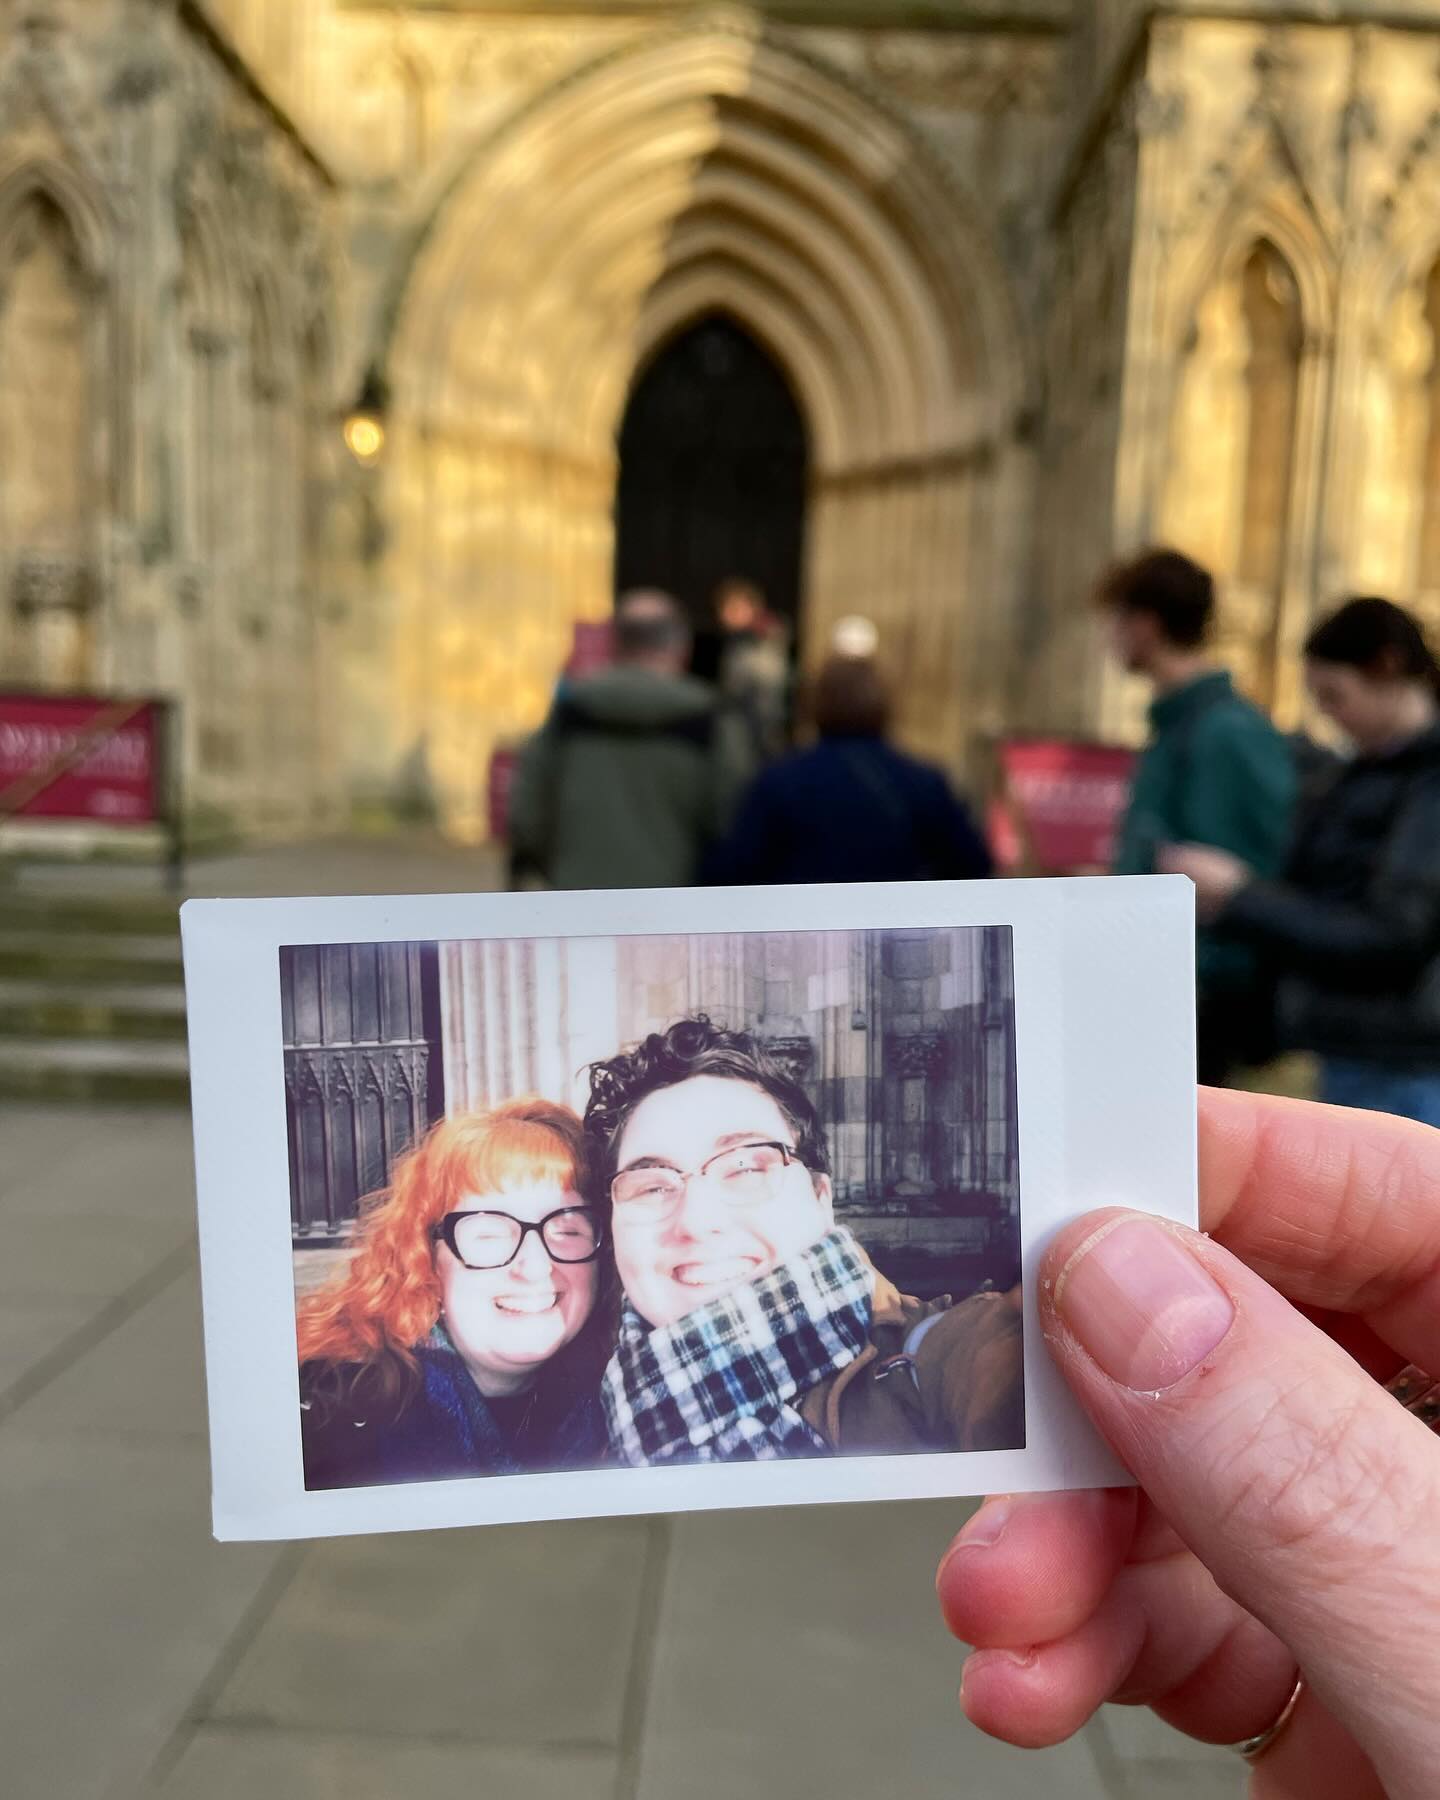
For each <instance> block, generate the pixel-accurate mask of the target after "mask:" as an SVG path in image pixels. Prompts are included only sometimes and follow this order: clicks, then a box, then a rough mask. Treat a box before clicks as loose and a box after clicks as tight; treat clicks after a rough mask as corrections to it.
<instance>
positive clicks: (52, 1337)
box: [0, 1295, 104, 1394]
mask: <svg viewBox="0 0 1440 1800" xmlns="http://www.w3.org/2000/svg"><path fill="white" fill-rule="evenodd" d="M103 1305H104V1301H103V1300H101V1299H96V1298H94V1297H93V1296H92V1297H88V1298H75V1297H73V1296H72V1297H67V1296H63V1295H61V1296H58V1297H51V1298H49V1299H44V1300H17V1299H14V1298H7V1299H4V1300H0V1394H5V1393H7V1392H8V1391H9V1389H10V1388H11V1386H12V1385H13V1384H14V1383H15V1382H16V1381H18V1380H19V1379H20V1378H21V1377H22V1376H24V1375H25V1374H26V1373H27V1372H28V1371H29V1370H30V1369H32V1368H34V1366H35V1365H36V1363H38V1362H40V1361H41V1360H42V1359H43V1358H45V1357H47V1356H49V1355H51V1354H52V1353H53V1351H54V1350H55V1348H56V1346H57V1345H59V1344H63V1343H64V1342H65V1340H66V1339H67V1338H68V1337H70V1336H71V1334H72V1333H73V1332H75V1331H76V1330H77V1329H78V1328H80V1327H81V1326H83V1325H85V1324H86V1323H87V1322H88V1321H89V1320H91V1319H93V1318H94V1317H95V1315H96V1313H97V1312H98V1311H99V1310H100V1309H101V1307H102V1306H103Z"/></svg>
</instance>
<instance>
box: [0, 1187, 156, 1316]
mask: <svg viewBox="0 0 1440 1800" xmlns="http://www.w3.org/2000/svg"><path fill="white" fill-rule="evenodd" d="M4 1234H5V1235H4V1255H3V1256H0V1305H5V1304H7V1303H8V1302H9V1301H10V1300H12V1299H22V1300H51V1299H62V1298H70V1299H88V1298H95V1299H101V1300H109V1299H113V1298H115V1297H116V1296H117V1295H120V1294H123V1293H124V1292H125V1291H126V1289H127V1288H129V1287H131V1286H132V1285H133V1284H134V1283H136V1282H138V1281H139V1280H140V1279H141V1278H142V1277H143V1276H145V1275H147V1274H148V1273H149V1272H150V1271H151V1270H152V1269H153V1268H154V1267H155V1266H156V1264H158V1263H160V1262H162V1261H163V1260H164V1259H165V1258H166V1257H168V1256H170V1255H172V1254H173V1253H174V1252H176V1251H177V1250H180V1249H181V1248H183V1246H184V1245H185V1244H186V1243H187V1242H188V1241H189V1240H190V1237H191V1235H192V1233H191V1231H190V1230H189V1229H188V1228H186V1227H182V1226H179V1225H176V1224H173V1223H170V1222H167V1221H161V1220H152V1219H127V1218H123V1217H117V1216H116V1215H115V1214H114V1213H112V1212H104V1211H98V1210H97V1211H93V1212H88V1213H82V1214H77V1215H76V1216H74V1217H70V1218H64V1217H59V1216H56V1217H53V1218H38V1217H36V1216H34V1215H33V1214H29V1213H18V1214H11V1215H10V1216H7V1217H6V1218H5V1222H4Z"/></svg>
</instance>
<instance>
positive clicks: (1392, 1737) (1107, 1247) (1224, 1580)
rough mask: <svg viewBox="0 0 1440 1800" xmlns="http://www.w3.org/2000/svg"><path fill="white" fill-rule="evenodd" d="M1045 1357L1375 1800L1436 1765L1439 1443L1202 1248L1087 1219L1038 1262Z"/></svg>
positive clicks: (1439, 1755) (1419, 1787)
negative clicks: (1298, 1673) (1323, 1714)
mask: <svg viewBox="0 0 1440 1800" xmlns="http://www.w3.org/2000/svg"><path fill="white" fill-rule="evenodd" d="M1040 1301H1041V1319H1042V1322H1043V1324H1044V1328H1045V1335H1046V1341H1047V1344H1048V1345H1049V1348H1050V1350H1051V1353H1052V1355H1054V1357H1055V1359H1056V1361H1057V1362H1058V1364H1059V1366H1060V1369H1061V1371H1062V1373H1063V1374H1064V1376H1065V1378H1066V1380H1067V1381H1068V1382H1069V1383H1070V1385H1071V1386H1072V1387H1073V1388H1074V1389H1075V1391H1076V1393H1077V1394H1078V1396H1079V1398H1080V1400H1081V1401H1082V1403H1083V1404H1084V1406H1085V1408H1086V1410H1087V1411H1088V1412H1089V1414H1090V1416H1091V1418H1092V1419H1093V1420H1094V1421H1095V1423H1096V1425H1097V1426H1098V1427H1099V1429H1100V1430H1101V1432H1102V1433H1103V1434H1104V1436H1105V1437H1106V1438H1107V1439H1108V1440H1109V1441H1110V1443H1111V1445H1112V1446H1113V1447H1114V1449H1115V1450H1116V1452H1117V1453H1118V1454H1119V1456H1120V1457H1121V1459H1122V1461H1124V1463H1125V1464H1126V1465H1127V1467H1129V1469H1130V1470H1131V1471H1132V1472H1133V1474H1134V1475H1135V1477H1136V1479H1137V1480H1138V1481H1139V1483H1140V1485H1141V1486H1142V1487H1143V1488H1144V1489H1145V1490H1146V1492H1147V1493H1148V1494H1149V1495H1150V1497H1151V1498H1152V1499H1153V1500H1154V1501H1155V1503H1156V1505H1157V1506H1158V1507H1159V1509H1160V1511H1161V1512H1162V1513H1163V1514H1164V1515H1165V1517H1166V1518H1167V1519H1168V1520H1169V1521H1170V1523H1171V1524H1172V1525H1173V1526H1174V1527H1175V1529H1176V1530H1177V1531H1178V1532H1179V1534H1180V1536H1181V1537H1182V1538H1183V1539H1184V1540H1185V1542H1186V1543H1187V1544H1188V1545H1189V1546H1190V1548H1191V1549H1192V1550H1193V1551H1194V1552H1195V1554H1196V1555H1197V1556H1198V1557H1199V1558H1200V1560H1201V1561H1202V1562H1203V1563H1204V1564H1205V1565H1206V1566H1207V1567H1208V1568H1209V1569H1210V1571H1211V1572H1212V1574H1213V1575H1214V1576H1215V1577H1216V1579H1217V1580H1218V1582H1219V1583H1220V1585H1221V1586H1222V1587H1223V1588H1224V1589H1225V1591H1226V1592H1227V1593H1228V1594H1229V1595H1230V1596H1231V1597H1232V1598H1233V1599H1235V1600H1237V1601H1238V1602H1239V1603H1240V1604H1241V1605H1242V1606H1244V1607H1245V1608H1246V1609H1247V1610H1248V1611H1250V1612H1251V1613H1253V1614H1254V1615H1255V1616H1256V1617H1257V1618H1259V1619H1261V1620H1262V1621H1263V1622H1264V1623H1265V1624H1266V1625H1268V1626H1269V1627H1270V1629H1271V1630H1272V1631H1273V1632H1274V1633H1275V1634H1276V1636H1277V1637H1279V1638H1280V1639H1282V1641H1283V1642H1284V1643H1286V1644H1287V1645H1288V1646H1289V1647H1290V1649H1291V1650H1292V1651H1293V1652H1294V1654H1295V1657H1296V1660H1297V1661H1298V1663H1299V1664H1300V1667H1301V1668H1302V1670H1303V1671H1304V1673H1305V1675H1306V1678H1307V1680H1308V1681H1309V1683H1310V1685H1311V1686H1312V1687H1313V1688H1314V1689H1315V1691H1316V1694H1317V1695H1318V1697H1319V1698H1320V1699H1321V1700H1322V1701H1323V1702H1324V1704H1325V1705H1326V1706H1327V1707H1328V1708H1329V1709H1330V1710H1331V1711H1332V1712H1333V1713H1334V1714H1335V1716H1336V1717H1337V1718H1339V1719H1340V1720H1341V1721H1342V1722H1343V1723H1344V1724H1345V1725H1346V1726H1347V1728H1348V1729H1349V1730H1350V1731H1351V1732H1352V1733H1353V1734H1354V1735H1355V1737H1356V1738H1357V1739H1358V1741H1359V1742H1360V1744H1361V1745H1362V1747H1363V1748H1364V1749H1365V1750H1366V1752H1367V1753H1368V1754H1369V1756H1370V1757H1371V1759H1372V1761H1373V1762H1374V1764H1375V1766H1376V1770H1377V1773H1378V1774H1379V1775H1380V1777H1381V1779H1382V1780H1383V1781H1384V1782H1385V1787H1386V1792H1387V1793H1388V1794H1390V1795H1392V1796H1393V1797H1394V1800H1402V1797H1404V1800H1410V1797H1411V1796H1415V1797H1417V1800H1418V1796H1420V1795H1421V1794H1423V1793H1433V1782H1434V1768H1435V1765H1436V1762H1437V1760H1440V1710H1437V1707H1436V1695H1437V1693H1440V1534H1437V1530H1436V1520H1437V1518H1440V1438H1436V1437H1435V1436H1433V1435H1432V1434H1431V1433H1430V1432H1428V1431H1427V1430H1426V1429H1425V1428H1424V1426H1422V1425H1421V1424H1420V1422H1419V1421H1418V1420H1417V1419H1414V1418H1412V1417H1411V1416H1410V1415H1409V1414H1407V1413H1406V1412H1405V1411H1404V1409H1403V1408H1402V1407H1401V1406H1400V1405H1399V1404H1398V1403H1397V1402H1396V1401H1395V1400H1394V1399H1393V1398H1392V1396H1390V1395H1389V1394H1387V1393H1386V1392H1385V1390H1384V1389H1383V1388H1381V1387H1379V1386H1378V1385H1377V1384H1376V1383H1374V1382H1373V1381H1371V1380H1370V1378H1369V1377H1368V1376H1367V1375H1365V1374H1364V1372H1363V1371H1362V1370H1361V1369H1360V1368H1359V1366H1358V1365H1357V1364H1356V1363H1354V1362H1352V1361H1351V1359H1350V1358H1349V1357H1348V1356H1347V1355H1346V1354H1345V1352H1344V1351H1343V1350H1341V1349H1340V1347H1339V1346H1338V1345H1337V1344H1335V1343H1333V1342H1332V1341H1331V1340H1330V1339H1329V1338H1328V1337H1326V1336H1325V1334H1324V1333H1323V1332H1322V1331H1320V1330H1319V1329H1317V1328H1316V1327H1315V1326H1314V1325H1312V1324H1310V1323H1309V1321H1308V1320H1306V1319H1305V1318H1303V1317H1302V1316H1301V1315H1300V1314H1299V1313H1298V1312H1296V1310H1295V1309H1294V1308H1293V1307H1292V1306H1291V1305H1290V1304H1289V1303H1288V1302H1287V1301H1286V1300H1285V1299H1283V1298H1282V1297H1281V1296H1280V1295H1279V1294H1277V1293H1276V1292H1275V1291H1274V1289H1273V1288H1270V1287H1268V1286H1267V1285H1266V1284H1265V1282H1263V1281H1262V1280H1261V1279H1260V1278H1259V1276H1258V1275H1255V1274H1253V1273H1252V1272H1251V1271H1250V1270H1249V1269H1247V1268H1246V1267H1245V1265H1244V1264H1243V1263H1241V1262H1239V1261H1238V1260H1237V1259H1236V1258H1235V1257H1233V1256H1231V1255H1230V1254H1229V1253H1228V1252H1227V1251H1225V1250H1222V1249H1221V1248H1220V1247H1219V1246H1218V1245H1217V1244H1214V1243H1212V1242H1211V1241H1210V1240H1209V1239H1208V1238H1206V1237H1202V1236H1201V1235H1200V1234H1199V1233H1197V1232H1193V1231H1188V1230H1186V1229H1185V1228H1184V1227H1183V1226H1179V1225H1174V1224H1172V1223H1170V1222H1169V1221H1167V1220H1161V1219H1154V1218H1150V1217H1148V1216H1146V1215H1144V1214H1139V1213H1131V1212H1119V1211H1111V1212H1102V1213H1092V1214H1090V1215H1089V1216H1088V1217H1087V1218H1085V1219H1082V1220H1079V1221H1077V1222H1076V1223H1075V1224H1074V1225H1071V1226H1067V1227H1066V1229H1065V1230H1064V1231H1063V1232H1061V1233H1060V1235H1059V1236H1058V1238H1057V1239H1056V1241H1055V1243H1054V1244H1053V1245H1052V1246H1051V1247H1050V1249H1049V1251H1048V1253H1047V1255H1046V1259H1045V1266H1044V1270H1043V1279H1042V1281H1041V1287H1040Z"/></svg>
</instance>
